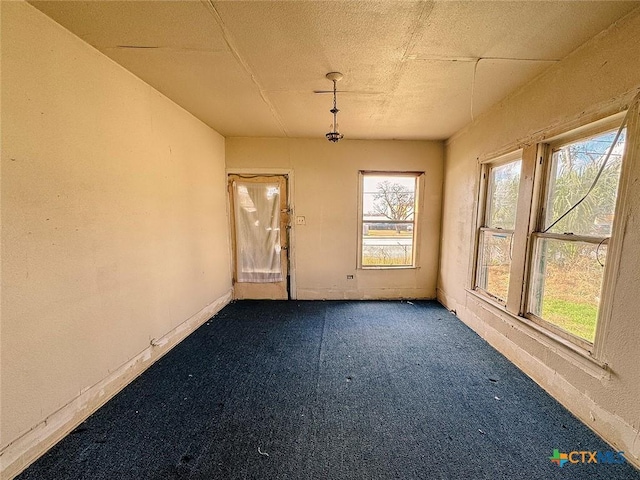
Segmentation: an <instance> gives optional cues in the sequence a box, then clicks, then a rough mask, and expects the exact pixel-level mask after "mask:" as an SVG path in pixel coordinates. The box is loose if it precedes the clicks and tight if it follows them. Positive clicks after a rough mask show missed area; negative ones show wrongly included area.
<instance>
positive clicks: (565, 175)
mask: <svg viewBox="0 0 640 480" xmlns="http://www.w3.org/2000/svg"><path fill="white" fill-rule="evenodd" d="M625 133H626V132H625V131H624V130H623V131H622V132H621V134H620V136H619V138H618V139H617V141H616V142H615V144H614V141H615V140H616V134H617V130H615V131H610V132H606V133H601V134H599V135H596V136H593V137H590V138H583V139H580V140H578V141H575V142H572V143H569V144H564V145H562V144H561V145H557V146H554V145H551V147H552V148H551V154H550V162H549V168H548V172H547V174H546V188H545V190H546V192H545V196H544V201H543V203H542V204H543V208H542V210H541V212H540V220H539V229H538V231H537V232H536V233H534V235H533V236H532V238H533V246H532V250H533V255H532V264H531V286H530V289H529V301H528V312H529V313H530V314H531V315H532V318H534V319H538V320H544V321H545V322H548V323H550V324H551V325H552V326H554V327H557V328H559V329H561V330H562V331H563V332H567V333H569V334H570V335H572V336H575V337H577V338H578V339H581V340H585V341H587V342H589V343H593V341H594V338H595V332H596V321H597V318H598V307H599V303H600V298H601V289H602V280H603V276H604V265H605V264H606V258H607V243H608V240H609V237H610V236H611V232H612V225H613V219H614V214H615V206H616V198H617V194H618V184H619V181H620V172H621V167H622V154H623V152H624V145H625V136H626V135H625ZM610 149H611V151H610V153H608V151H609V150H610Z"/></svg>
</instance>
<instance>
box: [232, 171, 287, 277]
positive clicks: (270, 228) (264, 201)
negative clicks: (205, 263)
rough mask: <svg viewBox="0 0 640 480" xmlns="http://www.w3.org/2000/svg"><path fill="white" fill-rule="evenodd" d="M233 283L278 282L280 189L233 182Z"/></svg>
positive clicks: (275, 186) (266, 184) (273, 185)
mask: <svg viewBox="0 0 640 480" xmlns="http://www.w3.org/2000/svg"><path fill="white" fill-rule="evenodd" d="M233 195H234V202H233V204H234V209H235V212H234V214H235V225H236V252H237V256H238V258H237V268H238V271H237V273H236V275H237V281H238V282H248V283H264V282H281V281H282V280H283V278H282V266H281V262H280V186H279V185H278V183H251V182H240V181H235V182H233Z"/></svg>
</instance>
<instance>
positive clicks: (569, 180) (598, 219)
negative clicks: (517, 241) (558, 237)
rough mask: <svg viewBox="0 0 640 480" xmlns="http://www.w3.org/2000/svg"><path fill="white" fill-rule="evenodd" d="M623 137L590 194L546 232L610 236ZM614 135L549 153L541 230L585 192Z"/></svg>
mask: <svg viewBox="0 0 640 480" xmlns="http://www.w3.org/2000/svg"><path fill="white" fill-rule="evenodd" d="M625 133H626V131H624V130H623V132H622V134H621V135H620V139H619V140H618V142H617V143H616V145H615V146H614V147H613V150H612V152H611V155H610V157H609V160H608V162H607V164H606V166H605V168H604V170H603V171H602V174H601V175H600V177H599V179H598V181H597V183H596V184H595V186H594V188H593V190H592V191H591V193H589V195H588V196H587V197H586V199H585V200H584V201H583V202H582V203H581V204H580V205H578V206H577V207H576V208H575V209H574V210H572V211H571V212H570V213H569V214H567V216H566V217H564V218H563V219H562V220H560V221H559V222H558V223H557V224H556V225H555V226H553V227H552V228H551V229H549V230H548V231H549V232H554V233H573V234H575V235H592V236H599V237H606V236H609V235H611V226H612V224H613V214H614V209H615V205H616V196H617V194H618V183H619V180H620V171H621V165H622V154H623V151H624V142H625ZM615 135H616V132H608V133H605V134H602V135H599V136H597V137H593V138H590V139H588V140H582V141H580V142H576V143H572V144H571V145H566V146H564V147H562V148H561V149H559V150H556V151H555V152H554V153H553V156H552V163H551V175H550V177H549V193H548V197H547V208H546V219H545V228H548V227H549V226H550V225H552V224H553V223H554V222H555V221H556V220H557V219H558V218H560V217H561V216H562V215H563V214H564V213H565V212H567V211H568V210H569V209H570V208H571V207H572V206H573V205H575V204H576V203H577V202H578V201H579V200H580V199H581V198H582V197H584V195H585V194H586V193H587V192H588V191H589V189H590V188H591V186H592V185H593V182H594V180H595V178H596V176H597V175H598V172H599V170H600V168H601V167H602V165H603V162H604V160H605V157H606V153H607V150H608V149H609V148H610V147H611V145H612V142H613V140H614V138H615Z"/></svg>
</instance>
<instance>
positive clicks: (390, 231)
mask: <svg viewBox="0 0 640 480" xmlns="http://www.w3.org/2000/svg"><path fill="white" fill-rule="evenodd" d="M421 175H422V174H421V173H384V172H374V173H372V172H361V184H360V186H361V192H362V194H361V196H360V201H361V203H360V212H361V214H360V225H361V229H360V232H361V233H360V242H359V243H360V248H359V251H360V262H359V264H360V266H361V267H362V268H394V267H413V266H415V263H416V225H417V223H416V218H417V215H418V208H417V205H418V201H417V198H418V181H419V178H420V176H421Z"/></svg>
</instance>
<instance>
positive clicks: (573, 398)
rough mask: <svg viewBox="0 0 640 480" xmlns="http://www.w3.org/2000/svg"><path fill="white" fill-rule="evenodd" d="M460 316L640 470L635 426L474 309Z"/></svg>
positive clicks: (441, 297) (463, 309)
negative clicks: (597, 400) (489, 322)
mask: <svg viewBox="0 0 640 480" xmlns="http://www.w3.org/2000/svg"><path fill="white" fill-rule="evenodd" d="M438 300H439V301H440V303H442V304H443V305H445V307H447V303H449V302H447V300H450V299H448V298H447V296H446V294H444V292H441V291H439V292H438ZM445 302H446V303H445ZM447 308H449V307H447ZM457 316H458V318H459V319H460V320H461V321H462V322H463V323H465V324H466V325H467V326H468V327H469V328H471V329H472V330H473V331H475V332H476V333H477V334H478V335H479V336H480V337H482V338H483V339H484V340H485V341H487V343H489V344H490V345H491V346H492V347H493V348H495V349H496V350H497V351H499V352H500V353H501V354H502V355H504V356H505V357H506V358H507V359H509V360H510V361H511V362H512V363H513V364H514V365H516V366H517V367H518V368H519V369H520V370H521V371H522V372H524V373H525V374H526V375H527V376H528V377H529V378H531V379H532V380H533V381H534V382H536V383H537V384H538V385H539V386H540V387H541V388H542V389H543V390H545V391H546V392H547V393H549V394H550V395H551V396H552V397H553V398H555V399H556V400H557V401H558V402H560V403H561V404H562V405H563V406H564V407H565V408H566V409H567V410H569V411H570V412H571V413H572V414H574V415H575V416H576V417H578V418H579V419H580V421H582V423H584V424H585V425H586V426H587V427H589V428H590V429H591V430H593V432H594V433H596V434H597V435H598V436H599V437H600V438H602V439H603V440H604V441H605V442H607V443H608V444H610V445H611V446H613V447H614V448H615V449H616V450H617V451H624V452H625V458H626V459H627V461H628V462H629V463H631V464H632V465H633V466H634V467H635V468H638V469H640V442H638V439H640V431H638V430H636V429H635V428H634V427H633V425H630V424H629V423H627V422H626V421H625V420H624V419H622V418H621V417H619V416H617V415H615V414H613V413H611V412H609V411H608V410H605V409H604V408H602V407H601V406H600V405H598V404H597V403H596V402H594V401H593V399H591V398H590V397H588V396H587V395H586V394H585V393H584V392H582V391H580V390H578V389H577V388H576V387H575V386H574V385H573V384H572V383H571V382H569V380H567V379H566V378H564V377H563V376H561V375H559V374H558V373H557V372H556V371H555V370H553V369H552V368H550V367H549V366H547V365H546V364H544V363H543V362H542V361H541V360H540V359H539V358H537V357H536V356H534V355H532V354H530V353H529V352H528V351H526V350H525V349H523V348H522V347H521V346H519V345H518V344H516V343H515V342H513V341H512V340H511V339H510V338H508V337H506V336H504V335H503V334H502V333H501V332H499V331H498V330H496V329H495V328H493V327H492V326H491V325H489V324H488V323H487V322H485V321H483V320H482V319H481V318H479V317H478V315H477V314H476V313H475V312H474V311H473V309H471V308H468V306H467V307H461V306H460V308H458V312H457Z"/></svg>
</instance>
